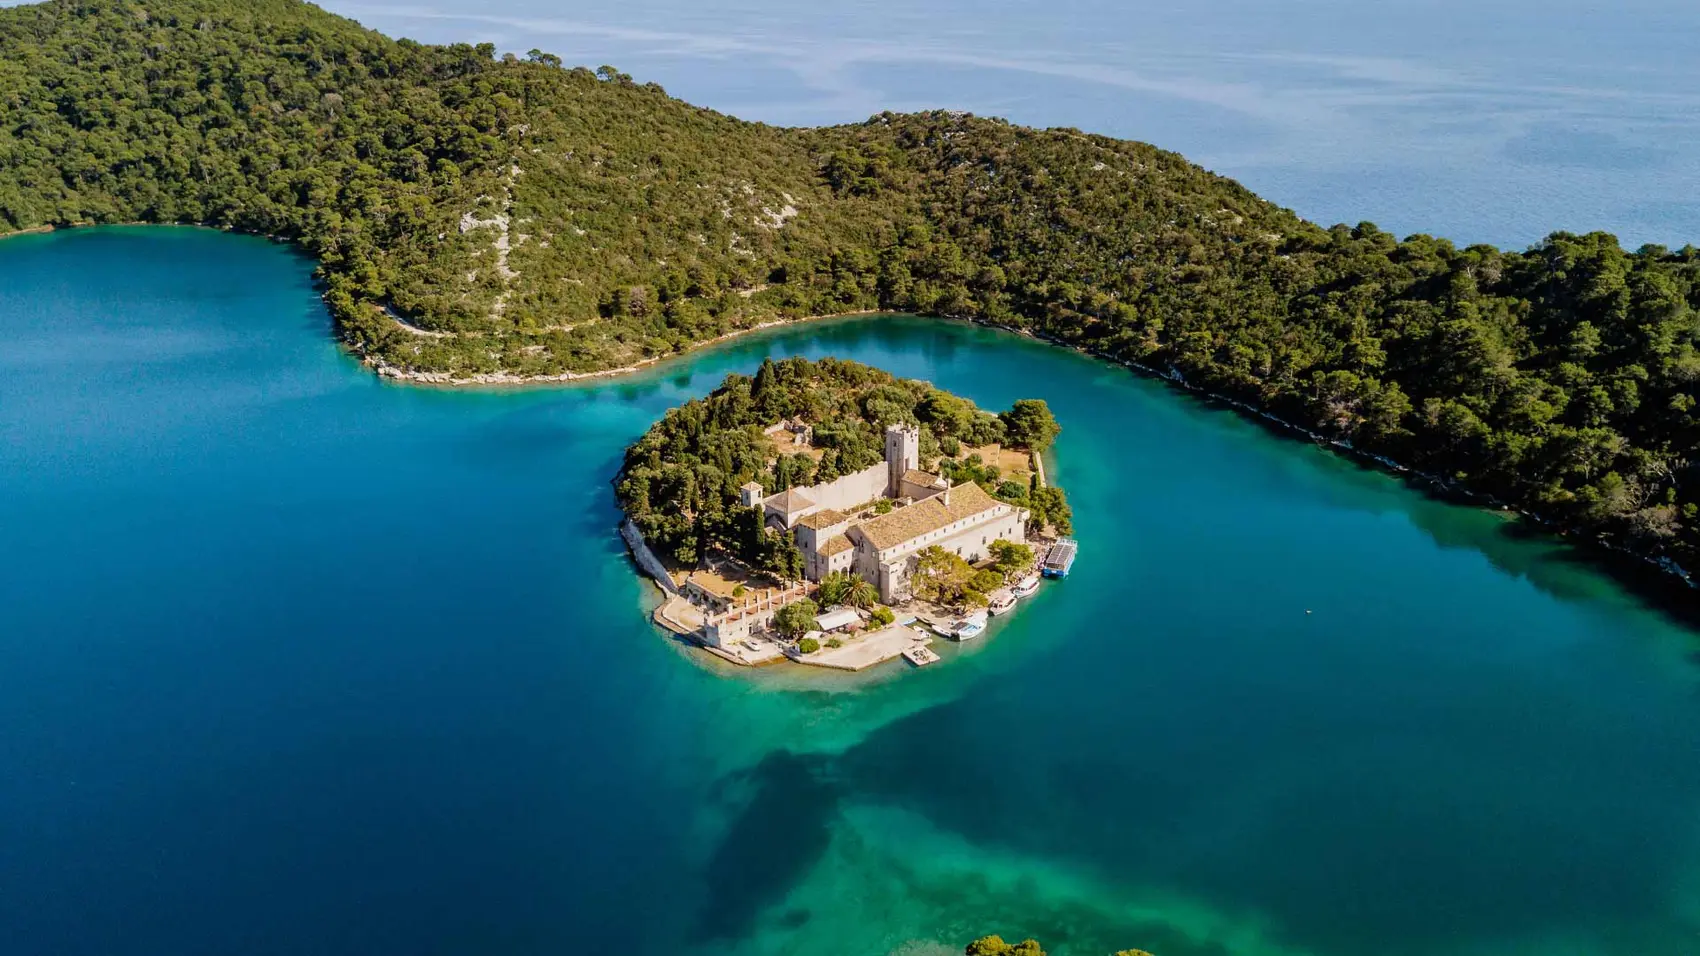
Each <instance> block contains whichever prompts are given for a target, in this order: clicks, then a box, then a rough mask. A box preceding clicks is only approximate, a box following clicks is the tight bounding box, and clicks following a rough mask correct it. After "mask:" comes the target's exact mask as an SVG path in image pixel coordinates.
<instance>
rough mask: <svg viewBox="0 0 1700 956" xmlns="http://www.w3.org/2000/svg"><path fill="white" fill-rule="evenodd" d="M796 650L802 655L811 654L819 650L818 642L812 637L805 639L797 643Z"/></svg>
mask: <svg viewBox="0 0 1700 956" xmlns="http://www.w3.org/2000/svg"><path fill="white" fill-rule="evenodd" d="M797 650H799V651H802V652H803V653H804V654H813V653H814V652H815V651H818V650H820V641H817V640H815V639H814V638H812V637H805V638H803V639H802V640H800V641H798V642H797Z"/></svg>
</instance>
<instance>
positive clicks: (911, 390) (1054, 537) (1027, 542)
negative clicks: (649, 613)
mask: <svg viewBox="0 0 1700 956" xmlns="http://www.w3.org/2000/svg"><path fill="white" fill-rule="evenodd" d="M1059 431H1060V428H1059V426H1058V425H1057V422H1056V419H1055V417H1053V416H1052V414H1051V410H1050V408H1049V406H1047V405H1046V404H1045V402H1044V401H1042V400H1037V399H1023V400H1021V401H1018V402H1016V403H1015V404H1014V405H1013V406H1012V407H1011V408H1010V409H1009V410H1008V411H1006V412H1003V413H1002V414H993V413H991V412H987V411H984V410H982V409H980V408H978V407H976V406H975V405H974V403H973V402H971V401H969V400H968V399H965V398H962V397H960V396H957V395H952V394H950V393H949V392H945V391H943V390H941V389H938V388H935V387H933V386H932V385H930V384H928V383H926V382H921V381H915V380H910V379H900V378H897V377H895V376H893V375H891V374H890V373H887V372H884V371H881V370H879V369H876V368H871V367H869V366H866V365H861V364H859V363H856V362H847V361H839V360H836V359H823V360H821V361H818V362H811V361H808V360H806V359H801V358H793V359H786V360H784V361H778V362H776V361H773V360H772V359H769V360H767V361H765V362H763V363H762V365H761V368H760V369H759V370H758V371H757V373H756V374H755V376H754V377H750V376H744V375H731V376H728V377H727V379H726V380H725V382H723V383H722V384H721V386H720V387H719V388H718V389H716V390H715V391H714V392H713V393H711V394H709V395H708V396H707V397H706V398H701V399H694V400H692V401H690V402H687V403H685V404H684V405H682V406H680V407H678V408H674V409H672V410H670V411H669V412H668V413H667V414H666V416H665V417H663V418H662V419H661V420H660V421H658V422H656V423H655V425H653V426H652V427H651V428H650V429H649V431H648V432H646V433H645V434H644V436H643V437H642V438H640V439H638V441H637V442H635V443H633V444H632V446H631V447H629V448H627V449H626V457H625V463H624V465H623V467H622V468H621V470H620V475H619V477H618V479H617V480H616V494H617V496H618V498H619V502H620V506H621V508H622V509H623V510H624V511H625V515H626V518H625V521H624V523H623V524H622V525H621V533H622V535H623V536H624V537H625V539H626V542H627V544H628V545H629V546H630V547H631V550H632V555H633V558H634V559H635V560H636V561H637V563H638V565H639V566H640V567H641V568H643V570H644V571H645V572H646V573H647V574H649V575H650V577H652V578H654V579H655V582H656V584H658V585H659V586H660V587H661V589H662V590H663V591H665V592H666V600H665V601H664V602H663V603H662V604H661V606H660V607H658V608H657V609H656V611H655V621H656V623H657V624H659V625H661V626H662V627H663V628H665V629H667V630H669V631H671V632H673V633H674V634H677V635H679V636H681V637H683V638H686V639H688V640H691V641H693V642H695V643H697V644H700V645H701V646H702V647H703V648H705V649H706V650H708V651H709V652H710V653H712V654H714V655H716V656H718V657H720V658H722V659H725V660H727V661H731V662H733V663H736V664H743V665H759V664H768V663H775V662H779V661H784V660H792V661H796V662H798V663H803V664H812V665H818V666H823V667H830V668H836V669H840V670H852V671H854V670H862V669H864V668H867V667H871V666H873V665H875V664H878V663H881V662H884V661H888V660H893V659H895V658H897V657H905V658H907V659H908V660H909V661H910V662H911V663H914V664H916V665H923V664H928V663H932V662H933V661H936V660H938V656H937V655H936V654H935V653H933V652H932V651H931V650H930V649H929V648H928V644H929V643H930V642H931V637H929V635H928V632H929V631H931V632H932V633H934V634H939V635H943V636H947V637H952V638H954V639H957V640H968V639H971V638H973V637H977V636H979V635H980V634H981V633H983V632H984V630H985V627H986V623H987V620H988V617H989V616H990V615H992V614H1000V613H1003V612H1006V611H1009V610H1011V609H1012V608H1013V607H1014V606H1015V604H1016V602H1017V601H1018V600H1019V599H1020V598H1022V597H1026V596H1029V595H1031V594H1032V593H1034V591H1036V590H1037V589H1038V587H1039V580H1040V577H1039V574H1038V571H1037V565H1038V563H1039V560H1040V557H1041V555H1042V554H1044V553H1046V552H1049V551H1050V550H1051V548H1052V547H1053V546H1054V545H1056V544H1057V543H1058V542H1059V541H1061V542H1062V548H1061V550H1066V552H1067V553H1068V554H1069V555H1070V556H1071V557H1072V554H1073V550H1072V549H1073V543H1072V541H1069V540H1068V539H1065V538H1060V537H1059V536H1062V535H1067V534H1069V533H1071V532H1072V515H1071V513H1070V510H1069V506H1068V499H1067V497H1066V496H1065V495H1064V493H1063V491H1062V489H1061V488H1059V487H1057V486H1055V485H1053V484H1051V483H1049V482H1048V481H1046V479H1045V471H1044V464H1043V460H1042V455H1043V453H1044V452H1045V450H1046V449H1048V448H1049V447H1050V445H1051V443H1052V442H1053V441H1054V440H1055V438H1056V436H1057V434H1058V432H1059Z"/></svg>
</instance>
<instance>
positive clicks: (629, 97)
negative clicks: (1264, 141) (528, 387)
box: [0, 0, 1700, 564]
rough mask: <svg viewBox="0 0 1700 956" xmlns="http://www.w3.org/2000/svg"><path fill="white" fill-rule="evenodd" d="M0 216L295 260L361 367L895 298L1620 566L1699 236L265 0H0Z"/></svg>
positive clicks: (1669, 475)
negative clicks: (1312, 209)
mask: <svg viewBox="0 0 1700 956" xmlns="http://www.w3.org/2000/svg"><path fill="white" fill-rule="evenodd" d="M0 103H3V104H4V111H3V113H0V229H27V228H33V227H38V226H43V225H63V224H72V223H83V222H122V221H146V222H205V223H210V224H215V225H220V226H226V227H230V228H235V229H241V230H247V231H253V232H260V233H266V234H271V235H277V236H282V237H287V238H290V239H293V240H296V241H298V242H299V243H301V245H302V246H303V247H305V248H306V249H307V250H308V251H310V252H311V253H312V254H314V255H315V256H317V257H318V259H319V261H320V263H321V267H322V274H323V277H324V279H325V282H326V284H327V294H326V300H327V302H328V303H329V305H330V307H331V310H332V312H333V314H334V315H335V317H336V320H337V327H338V330H339V334H340V335H341V337H342V338H343V340H344V341H345V342H346V343H347V344H348V345H349V346H350V347H351V348H352V349H353V350H354V351H355V352H356V353H358V354H360V355H361V356H362V357H363V358H364V359H365V360H366V361H368V362H369V363H371V364H372V365H374V366H375V367H378V368H379V369H380V370H383V371H386V372H388V373H390V374H398V375H405V376H412V377H422V376H427V377H441V378H445V379H466V378H470V377H472V376H477V375H490V374H497V373H502V374H508V375H515V376H545V375H559V374H564V373H584V372H592V371H598V370H606V369H614V368H620V367H623V366H628V365H630V364H633V363H635V362H639V361H643V360H646V359H651V358H655V357H658V356H663V355H666V354H670V353H673V352H676V351H680V350H682V349H684V348H687V347H689V346H690V345H692V344H693V343H698V342H701V341H704V340H706V339H709V338H713V337H715V336H717V335H720V334H723V333H726V332H728V331H734V330H737V329H741V328H747V327H749V326H751V325H754V324H758V323H762V322H767V321H773V320H775V319H780V318H794V317H800V316H806V315H812V314H822V313H833V312H845V311H853V310H860V309H873V308H884V309H902V310H912V311H917V312H922V313H926V314H934V315H949V316H963V317H973V318H982V319H986V320H990V321H994V322H998V323H1000V324H1006V325H1010V326H1016V327H1024V328H1029V329H1033V330H1035V331H1038V332H1041V333H1043V334H1046V335H1048V336H1051V337H1054V338H1058V339H1061V340H1063V341H1066V342H1069V343H1072V344H1076V345H1079V346H1081V347H1084V348H1089V349H1091V350H1094V351H1097V352H1100V353H1103V354H1106V355H1108V356H1112V357H1116V358H1121V359H1128V360H1136V361H1139V362H1142V363H1145V364H1147V365H1150V366H1152V367H1156V368H1159V369H1164V370H1172V371H1173V373H1174V374H1176V375H1180V376H1184V377H1185V378H1186V380H1187V381H1189V382H1191V383H1193V384H1196V385H1199V386H1202V387H1205V388H1208V389H1210V390H1213V391H1216V392H1220V393H1223V394H1227V395H1230V396H1233V397H1235V398H1237V399H1240V400H1242V401H1245V402H1248V403H1250V404H1252V405H1254V406H1256V407H1259V408H1263V409H1268V410H1270V411H1272V412H1274V413H1276V414H1278V415H1279V416H1281V417H1283V418H1285V419H1287V420H1289V421H1292V422H1295V423H1297V424H1301V425H1304V426H1306V427H1309V428H1312V429H1315V430H1317V431H1319V432H1322V433H1324V434H1327V435H1329V436H1331V437H1334V438H1337V439H1341V440H1345V441H1349V442H1351V443H1352V444H1353V445H1354V446H1356V447H1358V448H1360V449H1363V450H1366V451H1370V452H1373V453H1376V454H1380V455H1386V456H1390V457H1392V458H1394V459H1397V460H1399V461H1401V462H1404V463H1407V464H1409V465H1412V466H1414V467H1417V468H1420V469H1423V470H1426V471H1429V472H1433V473H1437V474H1440V475H1442V476H1446V477H1448V478H1453V479H1456V480H1458V481H1459V482H1461V483H1462V484H1463V485H1465V486H1467V487H1469V488H1472V489H1474V490H1477V491H1481V492H1485V493H1490V494H1493V495H1497V496H1499V497H1500V498H1502V499H1504V500H1507V501H1510V502H1513V503H1516V504H1517V505H1519V506H1521V507H1524V508H1527V509H1529V510H1531V511H1533V512H1535V513H1538V514H1540V515H1542V516H1544V517H1547V518H1549V519H1552V520H1556V521H1559V522H1561V523H1564V524H1566V525H1570V526H1576V527H1583V528H1586V529H1588V530H1589V531H1591V532H1594V533H1598V534H1600V535H1602V536H1604V537H1605V538H1606V539H1607V540H1608V541H1610V542H1612V543H1615V544H1619V545H1622V546H1625V547H1627V548H1630V549H1632V550H1634V551H1636V552H1637V553H1642V554H1648V555H1653V556H1666V557H1671V558H1674V559H1676V560H1678V561H1682V562H1684V563H1688V564H1692V563H1693V561H1694V559H1695V557H1696V553H1695V552H1696V549H1697V547H1700V537H1697V535H1696V531H1695V526H1696V522H1697V520H1700V491H1697V490H1696V481H1695V479H1696V477H1700V476H1696V474H1695V464H1694V463H1695V461H1696V454H1695V452H1696V442H1697V440H1700V427H1697V421H1696V417H1695V410H1694V405H1695V395H1694V392H1695V383H1696V380H1697V379H1700V354H1697V352H1696V340H1697V338H1700V313H1697V312H1696V308H1697V307H1700V252H1697V251H1696V250H1695V249H1693V248H1692V247H1690V248H1686V249H1683V250H1681V251H1678V252H1672V251H1670V250H1666V249H1662V248H1644V249H1641V250H1638V251H1635V252H1626V251H1625V250H1623V249H1621V248H1620V247H1619V244H1618V243H1617V241H1616V240H1615V239H1614V238H1613V237H1611V236H1608V235H1604V234H1590V235H1583V236H1578V235H1569V234H1555V235H1554V236H1552V237H1550V238H1549V239H1548V240H1547V241H1546V242H1544V243H1542V244H1541V245H1539V246H1537V247H1536V248H1534V249H1531V250H1528V251H1526V252H1513V251H1503V250H1499V249H1494V248H1490V247H1483V246H1477V247H1471V248H1468V249H1456V248H1454V247H1453V246H1452V245H1451V244H1449V243H1447V242H1445V241H1444V240H1437V239H1433V238H1429V237H1426V236H1415V237H1411V238H1408V239H1406V240H1403V241H1400V240H1398V239H1396V238H1395V237H1393V236H1390V235H1387V234H1385V233H1382V232H1380V231H1379V230H1377V229H1375V228H1374V227H1373V226H1371V225H1368V224H1362V225H1359V226H1357V227H1346V226H1336V227H1334V228H1332V229H1323V228H1320V227H1318V226H1315V225H1312V224H1310V223H1306V222H1304V221H1303V220H1301V219H1299V218H1298V217H1296V216H1294V215H1293V214H1292V213H1290V212H1288V211H1286V210H1283V209H1280V208H1277V207H1275V206H1273V205H1271V204H1269V203H1267V202H1264V201H1262V200H1260V199H1258V198H1257V197H1256V196H1255V195H1253V194H1251V193H1250V192H1248V191H1247V190H1245V189H1244V188H1243V187H1241V186H1239V185H1238V184H1236V183H1234V182H1232V181H1229V180H1227V179H1224V178H1221V177H1218V176H1214V175H1212V174H1210V173H1208V172H1206V171H1204V170H1202V169H1200V168H1198V167H1196V166H1194V165H1192V164H1190V163H1188V162H1186V161H1185V160H1184V159H1183V158H1181V157H1179V156H1177V155H1174V154H1172V153H1166V152H1163V151H1161V150H1158V149H1155V148H1153V147H1150V146H1146V145H1143V144H1139V143H1131V142H1123V141H1117V140H1112V139H1108V138H1105V137H1100V136H1092V135H1087V134H1083V133H1080V132H1078V131H1074V130H1031V129H1023V128H1019V127H1014V126H1010V125H1008V124H1006V123H1002V122H999V121H996V120H988V119H980V118H976V117H971V116H963V115H956V114H945V113H925V114H916V115H904V116H898V115H881V116H877V117H874V118H873V119H871V120H869V121H868V122H866V123H863V124H858V125H853V126H846V127H838V128H831V129H818V130H787V129H776V128H772V127H767V126H763V125H760V124H753V123H746V122H742V121H739V120H737V119H733V118H731V117H726V116H722V115H720V114H717V113H714V112H712V111H708V110H703V109H699V108H696V107H692V106H690V105H688V104H685V103H682V102H679V101H678V100H675V99H672V98H670V97H668V96H667V95H666V94H665V92H664V91H662V90H661V89H660V88H659V87H656V86H654V85H648V84H638V83H636V82H634V81H633V80H632V79H631V78H629V77H627V76H625V75H623V74H621V73H619V72H618V71H616V70H614V69H612V68H607V67H604V68H601V69H599V70H597V71H595V72H592V71H590V70H586V69H582V68H577V69H568V68H565V67H563V66H562V65H561V64H560V63H559V61H558V60H557V59H556V58H554V57H551V56H549V55H547V54H542V53H536V52H534V53H533V54H531V55H530V56H528V57H525V58H513V57H503V58H499V57H497V56H496V53H495V51H494V50H493V49H492V48H490V47H488V46H479V47H474V46H467V45H454V46H445V47H438V46H425V45H420V44H416V43H412V42H409V41H405V40H402V41H396V40H390V39H388V38H385V37H383V36H381V35H379V34H376V33H373V32H370V31H367V30H364V29H362V28H360V27H359V26H357V25H356V24H353V23H352V22H350V21H347V20H344V19H342V18H338V17H334V16H331V15H329V14H326V13H324V12H322V11H320V10H318V9H317V8H315V7H312V6H310V5H308V4H303V3H299V2H294V0H245V2H241V3H238V2H235V0H127V2H119V0H81V2H79V0H55V2H50V3H44V4H38V5H35V6H28V7H19V8H11V9H5V10H0Z"/></svg>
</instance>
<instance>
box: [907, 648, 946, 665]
mask: <svg viewBox="0 0 1700 956" xmlns="http://www.w3.org/2000/svg"><path fill="white" fill-rule="evenodd" d="M903 659H904V660H906V661H908V662H909V663H911V664H914V665H915V666H916V667H926V666H927V665H928V664H937V663H938V662H939V656H938V654H936V653H934V652H933V649H932V648H930V647H928V646H926V645H925V644H916V645H915V646H914V647H911V648H909V649H908V650H906V651H904V652H903Z"/></svg>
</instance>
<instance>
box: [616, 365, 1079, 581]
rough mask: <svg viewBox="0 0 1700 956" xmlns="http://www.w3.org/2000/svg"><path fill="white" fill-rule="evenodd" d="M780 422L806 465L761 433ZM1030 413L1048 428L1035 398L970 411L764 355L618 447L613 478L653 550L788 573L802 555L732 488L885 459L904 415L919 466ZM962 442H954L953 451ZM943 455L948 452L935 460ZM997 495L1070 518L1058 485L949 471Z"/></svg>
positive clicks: (783, 484) (867, 377)
mask: <svg viewBox="0 0 1700 956" xmlns="http://www.w3.org/2000/svg"><path fill="white" fill-rule="evenodd" d="M782 421H802V422H807V423H809V424H810V425H811V426H812V428H813V438H812V444H813V446H814V447H815V448H816V449H819V450H820V451H821V455H820V460H819V461H818V462H817V461H815V460H814V458H813V457H811V456H810V455H808V454H805V453H801V452H796V453H792V454H780V453H779V449H778V447H777V446H776V444H775V443H774V440H773V439H772V437H770V436H769V435H767V434H766V433H765V432H764V431H763V429H765V428H767V427H768V426H770V425H774V424H778V423H779V422H782ZM1012 421H1013V422H1015V424H1016V426H1017V428H1018V429H1019V428H1020V427H1021V426H1022V425H1023V424H1027V423H1031V422H1034V421H1042V422H1044V423H1048V425H1046V426H1041V427H1040V428H1039V429H1038V430H1039V431H1040V432H1042V433H1043V434H1045V435H1046V436H1054V435H1055V434H1056V423H1055V419H1053V418H1051V413H1050V409H1049V408H1048V407H1046V406H1045V403H1044V402H1042V401H1036V400H1030V399H1028V400H1023V401H1021V402H1017V403H1016V407H1015V408H1013V409H1011V410H1010V411H1008V412H1005V413H1004V414H1003V415H1001V416H1000V415H993V414H992V413H990V412H986V411H982V410H981V409H979V408H977V407H975V405H974V403H973V402H971V401H969V400H968V399H966V398H962V397H960V396H956V395H952V394H950V393H949V392H945V391H942V390H940V389H937V388H934V387H933V386H931V385H929V384H927V383H926V382H919V381H915V380H913V379H902V378H897V377H896V376H894V375H892V374H891V373H889V372H885V371H882V370H880V369H877V368H871V367H869V366H867V365H862V364H860V363H857V362H846V361H841V360H839V359H830V358H829V359H822V360H820V361H819V362H811V361H809V360H807V359H802V358H791V359H785V360H784V361H781V362H775V361H773V360H772V359H768V360H767V361H765V362H763V363H762V365H761V368H760V369H758V370H757V371H756V374H755V375H754V376H753V377H752V376H748V375H728V376H727V377H726V380H725V382H723V383H722V384H721V386H720V387H719V388H717V389H715V390H714V391H713V392H712V393H710V394H709V395H708V396H707V397H705V398H697V399H692V400H691V401H689V402H686V403H685V404H683V405H681V406H679V407H677V408H674V409H670V410H669V411H668V412H667V414H666V415H665V416H664V417H662V419H661V420H660V421H658V422H656V423H655V424H654V425H652V426H650V429H649V431H647V432H645V433H644V435H643V437H642V438H639V439H638V440H637V441H636V442H633V443H632V445H631V447H629V448H627V449H626V459H625V465H624V466H623V467H622V468H621V470H620V477H619V480H618V482H617V483H616V484H615V493H616V495H617V496H618V498H619V500H620V507H622V508H624V509H625V512H626V515H627V516H628V517H629V518H631V520H632V522H633V524H635V525H636V526H637V528H638V530H639V531H641V532H642V533H643V536H644V538H645V539H646V540H647V541H648V542H649V544H650V545H651V546H652V547H653V548H654V549H655V550H656V551H657V552H658V553H660V554H663V555H666V556H668V557H671V558H672V559H673V560H675V561H678V562H680V563H681V564H685V565H691V564H694V563H695V562H696V561H697V560H698V559H699V558H701V557H702V556H703V555H704V554H705V553H707V552H709V551H716V550H718V551H723V552H725V553H727V554H730V555H733V556H735V557H737V558H739V559H740V560H742V561H744V562H745V563H746V564H748V565H750V566H751V567H754V568H758V569H761V570H765V571H770V572H772V573H774V574H776V575H778V576H780V577H783V578H788V579H792V580H795V579H797V578H800V577H801V576H802V556H801V554H800V553H798V552H797V550H796V545H795V544H794V543H793V542H792V541H791V538H790V537H789V536H788V535H782V534H777V533H773V532H769V531H767V530H766V529H765V528H764V526H763V523H762V522H763V516H762V512H761V510H760V509H757V508H745V507H743V506H742V504H741V503H740V500H739V489H740V488H742V487H743V486H744V484H746V483H747V482H750V481H757V482H760V483H761V485H762V487H763V488H764V489H766V490H767V492H768V493H769V494H772V493H776V492H779V491H783V490H784V489H786V488H790V487H794V486H798V485H810V484H816V483H819V482H824V481H831V480H833V479H834V478H837V477H839V476H840V475H847V474H850V473H852V472H856V471H860V470H862V469H864V468H868V467H871V466H873V465H877V464H879V463H880V462H882V461H884V460H885V426H887V425H891V424H897V423H909V424H914V425H918V426H920V429H921V448H920V452H921V465H922V467H923V468H932V467H937V465H938V464H939V463H940V461H941V455H942V454H943V452H942V451H941V446H942V445H943V444H945V443H955V444H957V445H959V446H975V445H986V444H990V443H992V442H1000V443H1002V442H1009V443H1010V444H1011V445H1012V446H1013V447H1022V448H1028V449H1029V450H1033V451H1039V450H1043V446H1040V447H1039V448H1034V447H1033V446H1032V445H1031V444H1029V443H1027V442H1018V441H1012V440H1011V436H1010V434H1009V432H1010V426H1009V423H1010V422H1012ZM965 451H966V449H964V453H965ZM942 460H943V461H946V462H948V461H950V459H942ZM960 473H961V474H962V475H963V478H962V480H972V481H976V482H978V483H979V484H980V486H981V487H983V488H985V489H986V491H987V492H989V493H990V494H992V495H993V496H994V497H997V498H999V499H1001V500H1004V501H1008V502H1010V503H1011V504H1015V505H1018V506H1020V507H1023V508H1027V509H1029V510H1030V511H1031V512H1032V514H1033V521H1034V523H1036V524H1042V523H1050V524H1054V525H1057V526H1059V527H1062V528H1064V529H1066V528H1067V527H1068V523H1069V520H1070V516H1069V508H1068V502H1067V499H1066V498H1065V497H1064V495H1063V491H1062V489H1061V488H1057V487H1035V486H1034V484H1033V483H1031V482H1026V481H1022V482H1012V481H1008V480H1005V479H1004V477H1003V476H1002V475H1001V474H999V473H998V471H997V469H996V467H995V466H979V465H976V466H972V473H971V474H970V472H969V469H968V467H966V462H965V467H964V469H963V470H962V472H960Z"/></svg>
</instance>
